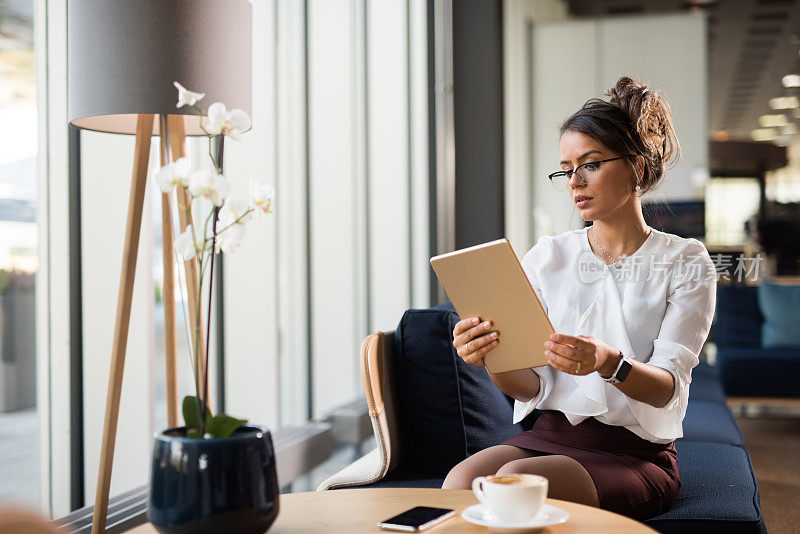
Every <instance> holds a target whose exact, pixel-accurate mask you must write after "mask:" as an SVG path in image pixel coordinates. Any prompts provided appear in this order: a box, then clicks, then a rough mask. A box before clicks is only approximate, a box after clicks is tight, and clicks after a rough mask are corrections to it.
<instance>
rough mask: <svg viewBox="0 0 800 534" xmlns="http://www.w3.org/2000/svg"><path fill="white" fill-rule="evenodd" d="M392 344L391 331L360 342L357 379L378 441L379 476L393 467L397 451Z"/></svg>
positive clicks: (382, 475) (395, 463) (397, 457)
mask: <svg viewBox="0 0 800 534" xmlns="http://www.w3.org/2000/svg"><path fill="white" fill-rule="evenodd" d="M393 345H394V331H391V332H377V333H375V334H371V335H369V336H367V337H366V338H365V339H364V341H363V342H362V344H361V380H362V382H363V384H364V395H365V396H366V398H367V406H368V408H369V417H370V419H371V420H372V428H373V430H374V431H375V439H376V440H377V442H378V443H377V448H378V452H379V455H380V457H381V464H382V465H381V474H380V477H381V478H383V477H384V476H385V475H386V473H388V472H389V471H391V470H392V469H394V468H395V467H397V465H398V464H399V463H400V454H401V451H400V447H399V439H398V430H397V411H396V397H395V393H394V377H393V376H392V369H393V367H392V358H393V353H392V347H393Z"/></svg>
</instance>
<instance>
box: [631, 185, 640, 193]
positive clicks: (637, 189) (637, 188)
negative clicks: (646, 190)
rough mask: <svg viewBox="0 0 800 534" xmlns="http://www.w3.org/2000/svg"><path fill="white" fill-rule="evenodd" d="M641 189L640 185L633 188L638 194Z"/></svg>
mask: <svg viewBox="0 0 800 534" xmlns="http://www.w3.org/2000/svg"><path fill="white" fill-rule="evenodd" d="M640 189H641V187H639V186H638V185H637V186H636V187H634V188H633V190H634V191H636V192H638V191H639V190H640Z"/></svg>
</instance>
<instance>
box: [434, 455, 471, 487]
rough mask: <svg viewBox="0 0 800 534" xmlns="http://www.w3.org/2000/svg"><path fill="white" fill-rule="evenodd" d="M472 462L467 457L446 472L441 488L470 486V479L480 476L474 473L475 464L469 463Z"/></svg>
mask: <svg viewBox="0 0 800 534" xmlns="http://www.w3.org/2000/svg"><path fill="white" fill-rule="evenodd" d="M474 463H475V462H470V461H469V458H467V459H466V460H463V461H461V462H460V463H458V464H457V465H456V466H455V467H453V468H452V469H451V470H450V472H449V473H447V476H446V477H445V479H444V483H443V484H442V489H470V488H471V487H472V479H474V478H475V477H477V476H480V475H476V474H475V471H476V470H475V468H474V467H475V466H473V465H471V464H474Z"/></svg>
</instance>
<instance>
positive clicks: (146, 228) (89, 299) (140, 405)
mask: <svg viewBox="0 0 800 534" xmlns="http://www.w3.org/2000/svg"><path fill="white" fill-rule="evenodd" d="M157 146H158V145H156V147H155V150H154V151H151V154H150V163H151V165H150V166H151V168H156V169H157V168H158V148H157ZM133 147H134V138H133V137H132V136H123V135H110V134H101V133H96V132H82V133H81V205H82V213H81V231H82V236H81V237H82V242H81V247H82V258H81V261H82V270H83V273H82V274H83V277H82V279H83V288H82V289H83V302H82V306H83V407H84V419H83V425H84V431H83V440H84V480H85V481H86V482H85V487H84V498H85V503H86V505H87V506H88V505H91V504H93V503H94V498H95V490H96V481H97V472H98V466H99V463H100V446H101V444H102V436H103V419H104V416H105V408H106V392H107V390H108V376H109V369H110V363H111V346H112V344H113V337H114V323H115V319H116V310H117V291H118V287H119V280H120V271H121V270H122V248H123V242H124V237H125V223H126V221H127V212H128V197H129V192H130V183H131V172H132V169H133ZM110 162H113V163H110ZM152 187H153V184H152V182H151V181H150V180H148V184H147V188H148V191H149V190H150V189H151V188H152ZM145 198H146V199H147V200H146V202H145V206H144V208H143V213H144V216H143V220H142V230H141V234H140V239H139V251H138V262H137V266H136V279H135V284H134V290H133V305H132V307H131V319H130V329H129V333H128V346H127V353H126V357H125V373H124V378H123V381H122V396H121V400H120V409H119V421H118V425H117V437H116V447H115V450H114V468H113V471H112V475H111V491H110V494H111V495H116V494H119V493H122V492H124V491H127V490H129V489H131V488H133V487H135V486H137V485H141V484H145V483H147V481H148V479H149V469H150V466H149V462H150V450H151V447H152V433H153V430H154V428H153V423H152V419H153V382H152V381H153V377H154V374H153V373H154V366H153V339H154V336H153V302H154V290H153V275H152V257H153V231H152V225H151V224H149V223H150V218H149V217H148V214H149V213H150V210H151V208H150V202H149V200H150V195H147V196H146V197H145ZM159 372H162V373H163V370H159Z"/></svg>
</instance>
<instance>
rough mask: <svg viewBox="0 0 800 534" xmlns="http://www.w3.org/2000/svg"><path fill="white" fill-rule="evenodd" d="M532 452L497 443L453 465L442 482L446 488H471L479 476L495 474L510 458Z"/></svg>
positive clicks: (527, 455)
mask: <svg viewBox="0 0 800 534" xmlns="http://www.w3.org/2000/svg"><path fill="white" fill-rule="evenodd" d="M529 456H530V453H528V452H527V451H525V450H523V449H518V448H517V447H512V446H511V445H495V446H494V447H489V448H488V449H484V450H482V451H480V452H478V453H475V454H473V455H472V456H470V457H469V458H467V459H466V460H463V461H462V462H460V463H459V464H458V465H456V466H455V467H453V468H452V469H451V470H450V472H449V473H448V474H447V477H446V478H445V480H444V484H442V488H444V489H470V488H471V487H472V480H473V479H474V478H475V477H479V476H489V475H494V474H495V473H496V472H497V470H498V469H499V468H500V466H502V465H503V464H505V463H507V462H508V461H510V460H514V459H517V458H522V457H529Z"/></svg>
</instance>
